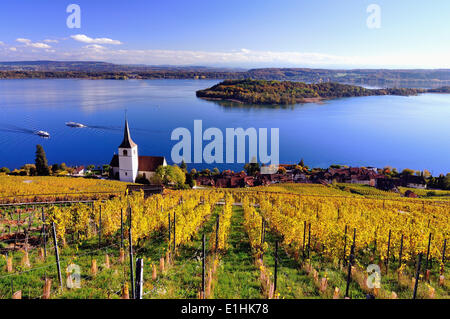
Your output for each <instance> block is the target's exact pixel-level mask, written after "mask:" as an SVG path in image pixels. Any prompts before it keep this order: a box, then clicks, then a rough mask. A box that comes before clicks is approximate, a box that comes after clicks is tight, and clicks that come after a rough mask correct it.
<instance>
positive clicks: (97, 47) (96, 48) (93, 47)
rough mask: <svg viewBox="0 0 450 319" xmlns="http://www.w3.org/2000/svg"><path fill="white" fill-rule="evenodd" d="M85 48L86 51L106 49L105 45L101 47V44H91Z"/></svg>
mask: <svg viewBox="0 0 450 319" xmlns="http://www.w3.org/2000/svg"><path fill="white" fill-rule="evenodd" d="M83 48H85V49H94V50H100V49H101V50H103V49H106V48H105V47H104V46H103V45H99V44H89V45H86V46H84V47H83Z"/></svg>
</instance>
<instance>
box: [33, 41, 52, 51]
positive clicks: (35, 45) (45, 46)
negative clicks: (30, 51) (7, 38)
mask: <svg viewBox="0 0 450 319" xmlns="http://www.w3.org/2000/svg"><path fill="white" fill-rule="evenodd" d="M28 45H29V46H30V47H33V48H38V49H49V48H51V46H49V45H48V44H45V43H42V42H36V43H30V44H28Z"/></svg>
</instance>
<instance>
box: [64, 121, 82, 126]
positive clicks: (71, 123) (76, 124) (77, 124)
mask: <svg viewBox="0 0 450 319" xmlns="http://www.w3.org/2000/svg"><path fill="white" fill-rule="evenodd" d="M66 125H67V126H70V127H86V125H84V124H81V123H77V122H66Z"/></svg>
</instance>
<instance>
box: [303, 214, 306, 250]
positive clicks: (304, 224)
mask: <svg viewBox="0 0 450 319" xmlns="http://www.w3.org/2000/svg"><path fill="white" fill-rule="evenodd" d="M305 241H306V220H305V221H304V222H303V247H302V251H303V258H305Z"/></svg>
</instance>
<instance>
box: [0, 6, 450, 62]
mask: <svg viewBox="0 0 450 319" xmlns="http://www.w3.org/2000/svg"><path fill="white" fill-rule="evenodd" d="M71 3H74V4H77V5H79V6H80V8H81V28H79V29H78V28H74V29H70V28H68V27H67V25H66V19H67V17H68V16H69V13H66V7H67V6H68V5H69V4H71ZM371 4H376V5H378V6H379V8H380V16H379V17H380V28H369V27H368V25H367V22H366V20H367V18H368V17H369V16H370V14H371V13H368V12H367V11H366V10H367V7H368V6H369V5H371ZM449 30H450V1H448V0H435V1H424V0H422V1H418V0H409V1H406V0H395V1H393V0H383V1H382V0H378V1H377V0H368V1H366V0H345V1H335V0H316V1H310V0H278V1H269V0H259V1H257V0H240V1H236V0H227V1H215V0H208V1H206V0H189V1H188V0H186V1H180V0H179V1H174V0H165V1H153V0H132V1H123V0H120V1H119V0H108V1H98V0H73V1H62V0H53V1H52V0H15V1H8V2H6V1H2V4H1V9H0V61H16V60H37V59H52V60H102V61H108V62H115V63H144V64H155V65H157V64H173V65H209V66H235V67H262V66H276V67H281V66H290V67H292V66H295V67H335V68H336V67H343V68H356V67H374V68H378V67H386V68H450V61H449V59H448V58H447V57H448V56H449V55H450V33H449Z"/></svg>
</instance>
